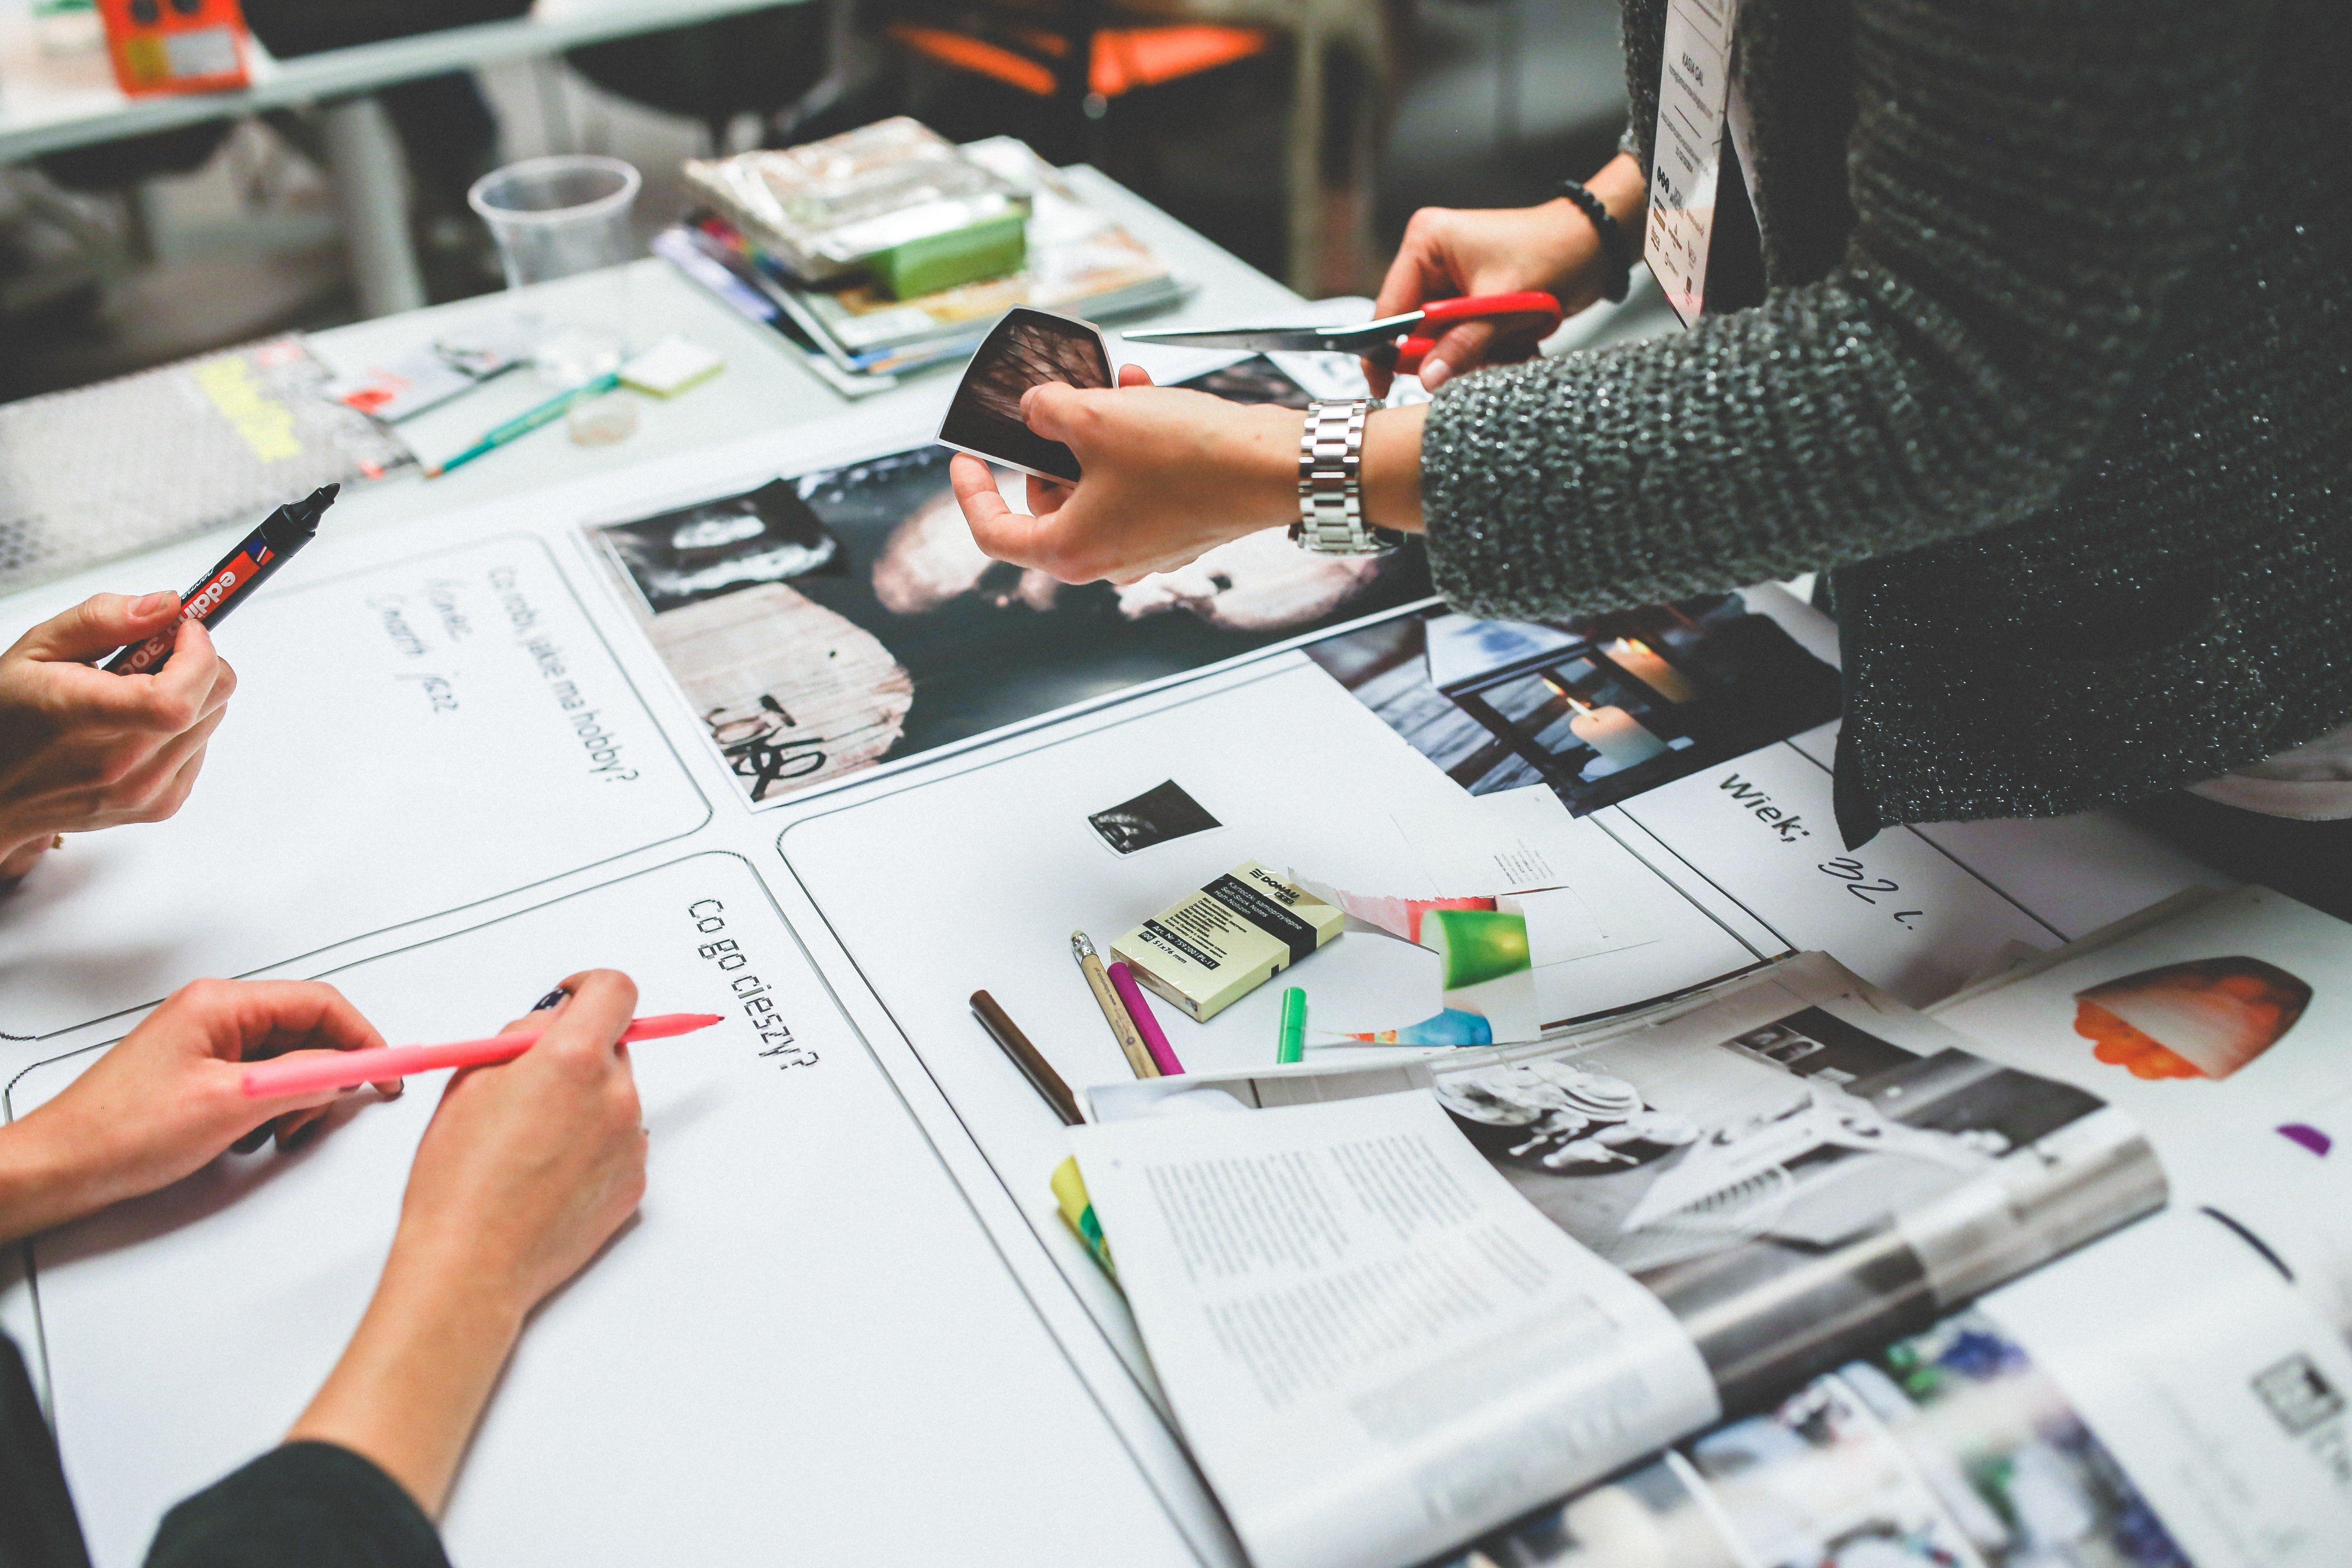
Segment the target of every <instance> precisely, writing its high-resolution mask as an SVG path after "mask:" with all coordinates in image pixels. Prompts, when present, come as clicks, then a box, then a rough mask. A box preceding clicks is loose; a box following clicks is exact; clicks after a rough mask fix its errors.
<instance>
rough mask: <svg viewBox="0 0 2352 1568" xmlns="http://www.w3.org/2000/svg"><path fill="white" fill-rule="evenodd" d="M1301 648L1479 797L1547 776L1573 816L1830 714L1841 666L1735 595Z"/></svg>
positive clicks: (1407, 630) (1444, 623)
mask: <svg viewBox="0 0 2352 1568" xmlns="http://www.w3.org/2000/svg"><path fill="white" fill-rule="evenodd" d="M1307 657H1308V658H1311V659H1313V660H1314V661H1315V662H1316V663H1317V664H1318V665H1319V666H1320V667H1321V668H1323V669H1324V670H1325V671H1326V672H1327V673H1328V674H1329V675H1330V676H1331V678H1332V679H1335V680H1337V681H1338V682H1339V684H1340V685H1341V686H1343V687H1345V688H1347V689H1348V690H1349V692H1350V693H1352V694H1353V695H1354V697H1355V698H1356V700H1358V701H1360V702H1361V703H1363V704H1364V706H1365V707H1367V708H1369V709H1370V710H1372V711H1373V712H1374V713H1376V714H1378V715H1379V716H1380V719H1381V722H1383V723H1385V724H1387V725H1388V727H1389V728H1390V729H1391V730H1394V731H1396V732H1397V733H1398V734H1400V735H1402V736H1403V737H1404V739H1405V740H1406V741H1407V742H1409V743H1411V745H1412V748H1413V749H1414V750H1415V751H1417V752H1421V754H1422V755H1423V756H1425V757H1427V758H1429V759H1430V760H1431V761H1433V762H1434V763H1437V765H1438V766H1439V767H1441V768H1444V770H1445V772H1446V773H1447V774H1448V775H1449V776H1451V777H1452V778H1453V779H1454V782H1455V783H1457V784H1461V785H1462V786H1463V787H1464V788H1465V789H1466V790H1468V791H1470V793H1472V794H1473V795H1485V794H1487V793H1489V792H1491V791H1494V790H1502V789H1516V788H1517V787H1519V786H1521V785H1523V784H1538V783H1540V784H1549V785H1550V786H1551V787H1552V790H1553V791H1554V792H1555V793H1556V794H1558V795H1559V797H1560V799H1561V800H1563V801H1564V802H1566V803H1567V805H1568V807H1569V809H1570V810H1571V811H1573V812H1576V813H1578V814H1582V813H1585V812H1588V811H1597V810H1599V809H1600V808H1601V807H1602V806H1604V805H1612V804H1614V803H1615V802H1618V801H1621V800H1624V799H1626V798H1628V797H1629V796H1632V795H1639V794H1641V793H1642V792H1643V790H1647V789H1654V788H1655V787H1656V786H1657V785H1659V784H1665V783H1668V782H1669V781H1671V780H1674V779H1678V778H1681V777H1684V776H1685V774H1688V773H1694V772H1696V771H1697V770H1699V769H1701V768H1705V767H1708V766H1711V765H1712V764H1714V763H1717V762H1721V761H1723V760H1725V759H1726V758H1729V757H1736V756H1738V755H1739V754H1741V753H1742V752H1749V751H1753V750H1754V749H1755V748H1757V747H1758V746H1761V745H1766V744H1769V742H1773V741H1779V740H1785V739H1787V738H1788V737H1789V736H1790V735H1794V734H1797V733H1799V732H1800V731H1805V730H1810V729H1811V728H1813V727H1814V726H1815V725H1818V724H1823V723H1826V722H1828V721H1831V720H1832V719H1834V718H1836V717H1837V714H1838V684H1837V672H1836V671H1835V670H1834V669H1832V668H1830V667H1829V666H1828V665H1826V664H1823V663H1822V661H1821V660H1819V659H1817V658H1813V657H1812V656H1811V654H1808V653H1807V652H1805V651H1804V649H1802V648H1801V647H1798V646H1797V645H1796V644H1795V643H1794V642H1792V641H1790V638H1789V637H1788V634H1787V633H1785V632H1783V631H1782V630H1781V629H1780V626H1778V625H1776V624H1775V623H1774V622H1773V621H1772V620H1771V619H1770V618H1769V617H1768V616H1763V615H1759V614H1757V613H1755V612H1754V611H1753V610H1751V609H1750V607H1749V606H1748V603H1747V601H1746V600H1745V599H1743V598H1742V597H1741V596H1740V595H1738V594H1725V595H1717V596H1713V597H1709V598H1705V599H1692V600H1685V601H1684V602H1683V603H1681V604H1677V605H1651V606H1647V607H1645V608H1643V609H1640V610H1634V611H1630V612H1627V613H1625V614H1623V615H1614V616H1602V617H1596V618H1594V619H1592V620H1590V621H1569V622H1562V623H1559V624H1557V625H1550V624H1538V623H1533V622H1526V621H1482V620H1475V619H1473V618H1472V617H1470V616H1460V615H1454V614H1452V613H1450V612H1447V611H1445V610H1444V609H1442V608H1440V609H1433V610H1430V611H1428V612H1425V613H1424V614H1423V615H1421V616H1412V617H1407V618H1404V619H1401V620H1393V621H1386V622H1382V623H1381V624H1380V625H1378V626H1364V627H1360V628H1359V629H1357V630H1354V631H1350V632H1344V633H1341V634H1339V636H1337V637H1326V638H1324V639H1323V640H1322V641H1320V642H1317V643H1313V644H1311V645H1309V646H1308V647H1307Z"/></svg>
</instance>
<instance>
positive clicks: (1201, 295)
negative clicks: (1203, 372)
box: [310, 167, 1300, 528]
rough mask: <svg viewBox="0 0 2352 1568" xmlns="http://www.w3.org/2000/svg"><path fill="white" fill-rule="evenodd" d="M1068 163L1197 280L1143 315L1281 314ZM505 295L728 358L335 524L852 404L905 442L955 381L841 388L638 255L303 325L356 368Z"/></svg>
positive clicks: (470, 317)
mask: <svg viewBox="0 0 2352 1568" xmlns="http://www.w3.org/2000/svg"><path fill="white" fill-rule="evenodd" d="M1069 174H1070V177H1071V180H1072V181H1073V183H1074V184H1076V186H1077V188H1078V190H1079V192H1080V194H1082V195H1085V196H1086V198H1087V200H1088V201H1089V202H1091V203H1093V204H1094V205H1097V207H1099V208H1100V209H1101V210H1103V211H1105V212H1108V213H1110V214H1112V215H1113V216H1116V217H1117V218H1118V221H1119V222H1120V223H1121V224H1123V225H1125V226H1127V228H1128V229H1129V232H1130V233H1132V234H1133V235H1135V237H1137V238H1139V239H1140V240H1142V241H1143V242H1144V243H1145V244H1146V245H1148V246H1150V247H1151V248H1152V249H1153V250H1154V251H1155V252H1157V253H1158V254H1159V255H1160V256H1162V257H1164V258H1167V260H1168V262H1169V264H1170V266H1171V267H1172V268H1175V269H1176V271H1177V272H1178V273H1179V274H1181V276H1183V277H1184V278H1186V279H1189V280H1191V281H1192V283H1193V284H1194V285H1195V286H1196V287H1195V291H1194V292H1193V294H1192V297H1191V298H1190V299H1188V300H1186V301H1185V302H1184V303H1183V304H1182V305H1181V306H1180V307H1179V308H1178V309H1176V310H1171V311H1168V312H1164V313H1162V314H1160V315H1157V316H1153V317H1151V318H1150V325H1151V326H1153V327H1163V326H1188V325H1199V326H1213V325H1219V324H1222V323H1225V322H1230V321H1247V320H1260V321H1272V320H1280V319H1283V318H1284V317H1286V316H1287V315H1290V314H1291V313H1293V312H1295V311H1296V310H1297V308H1298V306H1299V304H1300V300H1299V299H1298V296H1297V295H1296V294H1293V293H1292V292H1291V291H1290V290H1289V289H1286V288H1284V287H1283V286H1282V285H1281V284H1279V283H1276V281H1275V280H1274V279H1271V278H1268V277H1266V276H1265V274H1264V273H1262V272H1259V271H1258V270H1256V269H1255V268H1253V267H1251V266H1250V265H1249V264H1248V263H1246V262H1244V261H1243V260H1241V259H1240V258H1237V257H1235V256H1234V255H1233V254H1232V253H1231V252H1229V251H1226V250H1224V249H1223V248H1221V247H1218V246H1217V245H1215V244H1214V243H1213V242H1212V241H1210V240H1208V239H1206V238H1204V237H1202V236H1201V235H1199V234H1196V233H1194V232H1193V231H1192V229H1190V228H1187V227H1185V226H1183V225H1182V224H1181V223H1178V222H1177V221H1176V220H1175V219H1174V218H1171V217H1170V216H1168V215H1167V214H1165V213H1163V212H1161V211H1160V210H1159V209H1158V208H1157V207H1154V206H1153V205H1150V203H1149V202H1146V201H1144V200H1143V199H1142V198H1141V197H1139V196H1138V195H1134V194H1133V193H1132V192H1129V191H1128V190H1127V189H1125V188H1124V187H1123V186H1121V185H1119V184H1117V183H1115V182H1114V181H1112V180H1110V179H1109V178H1108V177H1107V176H1105V175H1103V174H1099V173H1097V171H1095V170H1093V169H1090V168H1085V167H1078V168H1074V169H1072V170H1070V171H1069ZM507 310H529V311H530V312H532V313H534V314H537V315H539V316H541V318H543V319H546V320H550V321H560V320H564V319H567V318H569V319H575V320H595V319H599V318H604V317H607V316H609V315H612V314H614V313H622V312H625V315H626V317H627V319H628V320H629V321H630V322H631V323H632V332H633V335H634V336H635V339H636V340H637V341H638V342H646V343H649V342H652V341H654V340H655V339H657V338H659V337H661V336H662V335H663V334H665V333H667V332H683V333H685V334H686V335H687V336H688V337H690V338H692V339H693V340H694V341H695V342H698V343H701V344H702V345H703V346H704V347H706V348H709V349H711V350H713V351H714V352H716V353H719V354H721V355H723V356H724V357H725V358H726V361H727V368H726V369H725V370H724V371H722V372H720V373H719V375H718V376H716V377H714V378H713V379H712V380H710V381H708V382H705V383H703V384H700V385H698V386H694V387H691V388H688V390H687V391H685V392H682V393H680V394H678V395H677V396H676V397H674V398H670V399H667V400H664V399H657V398H651V397H645V396H642V395H637V394H634V393H632V394H628V395H629V396H631V397H633V398H635V400H636V402H637V405H638V413H639V416H640V417H639V423H638V426H637V429H636V431H635V434H633V435H631V436H630V437H627V438H626V439H625V440H622V441H619V442H616V443H614V445H612V446H609V447H583V446H580V445H577V444H576V443H574V442H573V441H572V440H571V439H570V437H568V436H567V435H566V433H565V431H564V429H563V427H562V424H561V422H559V423H557V424H553V425H550V426H547V427H546V428H545V429H542V430H536V431H533V432H532V433H531V434H530V435H528V436H525V437H522V438H521V439H520V440H518V441H516V442H514V443H512V444H511V445H509V446H507V447H500V448H499V450H497V451H495V452H492V453H490V454H489V455H488V456H487V457H484V458H479V459H478V460H477V461H475V462H472V463H469V464H467V466H466V467H464V468H457V469H456V470H454V471H452V472H450V473H448V474H446V475H445V476H444V477H442V478H440V479H423V478H420V477H418V476H416V475H415V474H413V473H412V474H405V475H403V476H400V477H397V478H394V479H386V480H384V481H383V482H381V483H379V484H373V485H363V486H358V487H354V488H353V489H352V490H351V491H350V492H349V493H348V494H347V495H346V496H345V498H344V500H343V502H342V504H341V505H340V506H338V507H337V508H336V509H335V521H336V525H337V527H338V528H343V527H348V526H352V525H358V526H379V525H389V524H393V523H396V522H398V521H403V520H406V519H412V518H417V517H422V516H425V515H429V514H432V513H436V512H442V511H448V510H456V509H457V508H460V507H465V506H470V505H473V504H475V503H477V502H479V501H485V500H496V499H498V498H499V497H501V496H508V495H514V494H519V493H522V492H526V491H532V490H540V489H547V488H549V487H550V486H552V485H556V484H561V483H563V482H565V481H568V480H572V479H583V478H587V477H592V476H594V475H597V474H603V473H610V472H614V471H617V470H618V469H621V468H628V467H631V466H633V465H635V464H638V463H642V462H645V461H646V460H647V459H649V458H663V457H670V456H673V455H676V454H677V453H682V452H691V451H697V450H702V449H706V448H711V447H719V446H723V445H725V444H726V443H728V442H730V441H735V440H739V439H740V438H742V437H747V436H753V435H758V434H761V433H762V432H767V431H774V430H777V429H780V428H783V427H787V426H795V425H803V424H809V423H812V422H814V421H816V420H820V419H824V418H829V417H831V416H835V415H838V414H844V413H846V412H848V411H850V410H852V409H856V410H860V411H878V412H880V413H881V414H882V416H884V417H894V418H901V419H903V422H904V423H905V426H906V428H907V437H908V441H909V443H910V444H911V443H913V442H915V441H919V440H921V439H923V438H924V437H929V435H930V434H931V433H932V431H933V430H934V429H936V428H937V426H938V423H939V419H940V414H941V412H942V411H943V409H944V407H945V405H946V402H947V398H948V395H949V394H950V392H951V391H952V390H953V389H954V385H955V381H956V373H955V371H954V370H953V369H952V368H948V369H941V370H938V371H934V372H931V373H930V374H925V375H919V376H913V377H910V378H908V380H906V381H904V382H902V383H901V384H899V385H898V386H897V387H895V388H893V389H891V390H890V391H887V392H883V393H878V394H876V395H873V396H871V397H867V398H865V399H863V400H860V401H857V402H854V403H853V402H851V401H849V400H847V399H845V398H844V397H842V396H841V395H840V394H838V393H836V392H835V391H834V390H833V389H832V388H831V387H829V386H827V385H826V384H824V382H822V381H820V380H818V379H817V377H816V376H815V375H814V374H811V373H810V372H809V371H808V370H807V369H806V368H804V367H803V365H802V364H801V363H799V359H798V354H797V351H795V350H793V348H792V347H791V346H790V345H789V344H787V343H786V342H784V340H783V339H782V338H781V337H779V336H777V335H776V334H775V333H774V332H772V331H770V330H769V329H767V328H765V327H762V326H759V325H756V324H754V323H753V322H751V321H746V320H745V319H744V318H742V317H741V316H739V315H737V314H736V313H735V312H734V311H732V310H729V309H728V308H727V307H726V306H724V305H722V304H720V303H719V301H718V300H715V299H713V298H711V297H710V295H709V294H708V293H707V292H705V291H704V290H703V289H701V288H700V287H698V285H696V284H694V283H691V282H689V281H688V280H687V279H685V278H683V277H681V276H680V275H679V274H678V273H677V270H676V269H675V268H672V267H671V266H670V265H669V263H667V262H666V261H660V260H652V259H648V260H645V261H638V262H634V263H631V264H630V265H629V266H627V267H625V268H614V269H613V270H611V271H608V272H603V273H592V274H588V275H585V276H583V277H580V278H568V279H562V281H560V282H555V283H542V284H538V285H535V286H533V287H531V288H529V289H509V290H507V291H506V292H504V293H499V294H488V295H483V296H480V297H478V298H476V299H472V300H460V301H458V302H457V303H455V304H450V305H440V306H436V307H434V308H432V309H430V310H415V311H411V312H408V313H405V314H403V315H399V316H394V317H388V318H385V319H383V320H382V321H362V322H358V323H356V324H354V325H352V326H348V327H337V328H335V329H333V330H332V331H324V332H319V333H316V334H314V335H313V336H312V337H311V339H310V343H311V346H312V347H313V348H314V349H315V350H317V352H318V353H319V355H320V358H322V359H324V360H325V361H326V362H327V363H329V364H330V365H331V366H333V367H334V368H335V369H337V370H338V371H343V372H357V371H361V370H364V369H365V368H367V367H368V366H369V365H371V364H381V363H386V362H387V361H390V360H393V359H396V358H398V357H399V356H400V355H402V354H403V353H408V352H409V351H411V350H413V349H415V348H416V347H418V346H420V345H422V344H425V343H429V342H433V341H434V340H435V339H436V338H437V337H439V336H441V335H443V334H445V333H446V332H448V331H451V330H453V329H455V328H457V327H458V326H460V325H461V324H463V323H464V322H466V321H476V320H481V319H483V318H486V317H489V316H493V315H496V314H499V312H502V311H507ZM1138 324H1139V325H1140V324H1141V323H1138ZM552 390H553V389H551V388H550V387H549V386H548V385H547V384H545V383H543V382H541V381H540V380H539V379H538V378H537V377H536V376H534V375H533V374H531V373H530V372H529V371H527V370H522V371H514V372H510V373H509V374H507V375H505V376H502V377H499V379H497V380H495V381H492V382H489V383H488V384H485V385H484V386H482V387H480V388H478V390H476V391H473V392H470V393H467V394H465V395H462V396H460V397H458V398H457V399H456V400H454V401H453V402H450V403H447V404H445V405H442V406H441V407H439V408H436V409H432V410H429V411H427V412H426V413H424V414H421V415H418V416H415V418H413V419H411V420H408V421H406V422H405V423H404V424H403V425H402V426H400V431H401V435H402V437H403V438H404V439H405V440H407V441H408V442H409V444H410V445H411V446H412V447H415V449H416V450H417V452H418V453H419V454H420V455H421V456H423V457H425V458H428V459H430V458H441V457H446V456H448V455H449V454H451V453H454V452H456V451H457V450H459V449H461V448H462V447H465V446H466V445H467V443H468V442H470V441H471V440H472V439H473V438H474V437H477V436H478V435H480V434H481V432H483V431H484V430H487V429H488V428H489V427H490V426H494V425H497V424H499V423H500V422H501V421H503V420H506V419H509V418H511V417H513V416H515V415H517V414H520V413H521V412H522V411H523V410H524V409H526V408H528V407H530V405H533V404H534V403H538V402H541V401H543V400H544V399H545V398H546V397H548V396H549V395H551V391H552Z"/></svg>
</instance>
